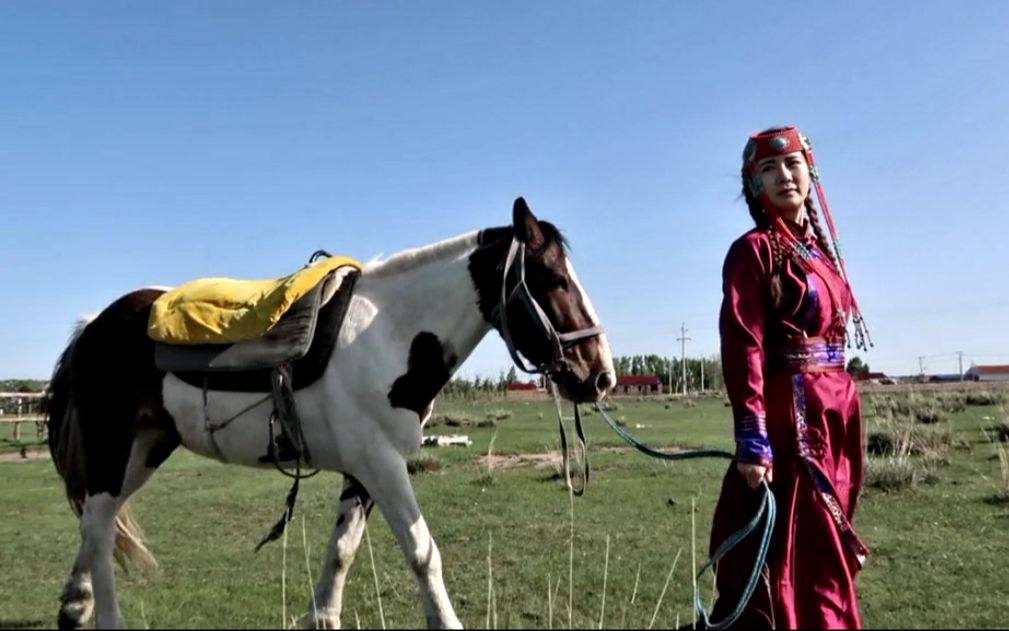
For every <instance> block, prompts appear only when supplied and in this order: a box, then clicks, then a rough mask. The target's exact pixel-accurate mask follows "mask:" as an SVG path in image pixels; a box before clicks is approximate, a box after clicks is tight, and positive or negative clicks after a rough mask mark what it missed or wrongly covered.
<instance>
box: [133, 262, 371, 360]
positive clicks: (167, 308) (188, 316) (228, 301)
mask: <svg viewBox="0 0 1009 631" xmlns="http://www.w3.org/2000/svg"><path fill="white" fill-rule="evenodd" d="M344 265H349V266H352V267H355V268H357V269H358V270H360V269H361V267H362V266H361V263H359V262H357V261H356V260H354V259H351V258H348V257H340V256H333V257H329V258H326V259H322V260H320V261H318V262H317V263H313V264H310V265H306V266H305V267H303V268H302V269H300V270H298V271H296V272H294V273H292V274H289V275H287V276H283V277H281V278H277V279H273V280H235V279H232V278H224V277H215V278H198V279H195V280H191V281H188V282H186V283H183V284H181V285H179V286H178V287H175V288H174V289H172V290H170V291H168V292H166V293H164V294H163V295H162V296H161V297H159V298H158V299H157V300H155V301H154V304H153V305H152V306H151V315H150V318H149V319H148V322H147V334H148V336H149V337H150V338H151V339H153V340H154V341H156V342H161V343H164V344H180V345H190V344H231V343H234V342H242V341H246V340H251V339H253V338H256V337H258V336H261V335H263V334H264V333H265V332H266V331H269V330H270V328H271V327H273V325H274V324H276V323H277V321H278V320H279V319H280V317H281V316H282V315H284V313H285V312H287V310H288V309H289V308H290V307H291V305H293V304H294V303H295V302H296V301H297V300H298V299H299V298H301V297H302V296H304V295H305V294H307V293H308V292H309V291H311V289H312V288H313V287H315V286H316V285H317V284H318V283H319V281H321V280H322V279H323V278H324V277H325V276H326V274H328V273H330V272H331V271H333V270H335V269H337V268H338V267H341V266H344Z"/></svg>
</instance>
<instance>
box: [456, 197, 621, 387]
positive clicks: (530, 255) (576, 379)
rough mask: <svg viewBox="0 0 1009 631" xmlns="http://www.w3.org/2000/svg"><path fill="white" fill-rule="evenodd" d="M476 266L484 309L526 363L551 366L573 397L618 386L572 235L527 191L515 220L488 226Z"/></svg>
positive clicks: (541, 367)
mask: <svg viewBox="0 0 1009 631" xmlns="http://www.w3.org/2000/svg"><path fill="white" fill-rule="evenodd" d="M470 271H471V274H472V275H473V278H474V280H475V281H476V283H477V289H478V291H479V294H480V307H481V310H482V311H483V313H484V317H486V318H487V320H488V321H489V322H490V323H491V324H493V325H494V328H496V329H497V330H498V332H499V333H500V334H501V337H502V338H504V341H505V343H506V344H507V345H508V350H509V352H510V353H511V355H512V358H513V359H514V360H515V363H516V365H517V366H518V367H519V368H520V369H522V370H524V371H526V372H541V373H545V374H547V375H548V376H549V377H550V379H552V380H553V381H554V383H556V384H557V386H558V389H559V390H560V393H561V395H562V396H564V397H565V398H566V399H569V400H571V401H576V402H587V401H597V400H599V399H600V398H602V397H603V396H605V395H606V394H607V393H608V392H609V391H610V390H611V389H612V388H613V386H614V385H615V383H616V375H615V372H614V369H613V358H612V356H611V355H610V348H609V344H608V342H607V340H606V335H605V333H604V332H603V328H602V326H601V325H600V323H599V319H598V317H597V316H596V314H595V311H594V310H593V309H592V303H591V302H590V300H589V296H588V294H587V293H586V292H585V290H584V288H583V287H582V285H581V283H579V282H578V277H577V276H576V275H575V270H574V267H573V266H572V264H571V261H570V260H569V259H568V257H567V251H566V248H565V241H564V238H563V237H562V236H561V234H560V232H559V231H558V230H557V228H556V227H554V226H553V225H552V224H550V223H548V222H546V221H539V220H538V219H537V218H536V216H535V215H533V213H532V211H531V210H529V206H528V205H526V202H525V200H524V199H522V198H521V197H519V198H518V199H516V200H515V205H514V208H513V212H512V226H511V228H498V229H492V230H486V231H484V233H482V234H481V247H480V248H479V249H478V250H477V252H476V253H474V256H473V258H472V259H471V263H470ZM519 353H521V355H522V356H524V357H525V358H526V359H527V360H528V361H529V362H530V363H531V364H532V365H533V367H532V368H531V369H530V368H527V367H526V365H525V363H524V362H523V361H522V357H520V356H519Z"/></svg>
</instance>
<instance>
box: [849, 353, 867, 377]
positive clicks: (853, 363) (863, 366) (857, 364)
mask: <svg viewBox="0 0 1009 631" xmlns="http://www.w3.org/2000/svg"><path fill="white" fill-rule="evenodd" d="M847 370H848V372H849V373H850V374H852V375H856V374H859V373H863V372H869V364H867V363H865V362H864V361H862V358H861V357H859V356H858V355H856V356H854V357H852V358H851V359H849V360H848V368H847Z"/></svg>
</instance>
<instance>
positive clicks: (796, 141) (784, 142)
mask: <svg viewBox="0 0 1009 631" xmlns="http://www.w3.org/2000/svg"><path fill="white" fill-rule="evenodd" d="M796 151H800V152H802V155H803V157H804V158H805V159H806V164H807V165H809V175H810V179H811V180H812V182H813V187H814V189H815V190H816V198H817V201H818V202H819V204H820V212H821V213H822V214H823V216H824V218H825V219H826V221H827V229H828V230H830V243H829V245H830V248H831V251H830V252H827V255H828V256H830V257H831V258H832V259H833V261H834V264H835V266H836V268H837V269H836V271H835V270H834V269H831V268H830V266H829V265H828V264H827V263H826V262H825V261H823V260H822V259H820V258H817V257H815V256H813V255H812V254H811V253H810V252H809V249H808V248H806V246H805V245H804V244H803V243H802V242H801V241H800V240H799V239H798V238H796V236H795V234H794V233H793V232H792V231H791V230H789V229H788V227H787V225H786V224H785V221H784V219H782V217H781V215H780V213H779V212H777V210H776V209H775V207H774V206H773V205H772V204H771V203H770V200H769V198H768V196H767V192H766V191H764V190H763V184H762V182H761V179H760V175H759V174H758V173H757V171H756V165H757V162H758V161H759V160H761V159H763V158H768V157H772V156H779V155H784V154H786V153H793V152H796ZM743 166H744V169H745V173H746V179H747V186H749V187H750V191H751V192H752V193H753V194H754V196H755V197H757V198H758V199H759V200H760V202H761V205H762V206H763V208H764V210H765V212H767V216H768V218H769V219H770V220H771V226H772V228H773V229H774V230H775V232H777V233H778V234H779V235H780V236H781V238H782V240H783V241H784V242H785V244H786V245H787V246H788V247H790V248H791V249H792V250H793V251H794V252H795V253H796V259H797V260H798V262H799V264H800V265H801V266H802V267H803V268H804V269H805V270H806V272H807V273H809V272H811V273H814V274H816V275H817V276H819V277H820V278H821V279H823V281H824V283H825V284H826V285H827V291H828V293H829V294H830V298H831V301H832V303H833V305H834V310H835V314H836V317H837V318H836V322H837V324H838V325H839V328H840V329H841V330H844V328H845V322H846V319H847V318H846V314H844V313H843V312H842V311H841V305H842V304H843V303H842V302H841V301H840V298H841V293H840V292H841V290H842V289H847V291H848V293H849V295H850V296H851V319H852V323H853V324H854V325H855V346H856V347H857V348H863V349H864V348H866V346H867V344H868V346H872V340H871V338H869V329H868V327H866V324H865V319H864V318H863V317H862V312H861V311H860V310H859V308H858V302H857V301H856V300H855V293H854V292H853V291H852V289H851V283H850V281H849V280H848V271H847V269H846V268H845V265H844V257H843V256H841V248H840V245H839V243H838V239H837V230H836V229H835V227H834V220H833V218H832V217H831V215H830V208H829V207H828V206H827V197H826V195H824V193H823V186H822V185H821V184H820V174H819V172H818V171H817V169H816V160H815V159H814V158H813V146H812V145H811V144H810V142H809V139H808V138H806V137H805V136H804V135H803V134H802V133H801V132H800V131H799V130H798V129H797V128H795V127H784V128H782V129H779V130H776V131H770V132H764V133H755V134H752V135H751V136H750V139H749V141H748V142H747V143H746V148H745V149H744V150H743Z"/></svg>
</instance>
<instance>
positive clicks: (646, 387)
mask: <svg viewBox="0 0 1009 631" xmlns="http://www.w3.org/2000/svg"><path fill="white" fill-rule="evenodd" d="M613 394H618V395H619V394H642V395H655V394H662V381H661V380H660V379H659V377H658V375H618V376H617V385H616V386H614V387H613Z"/></svg>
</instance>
